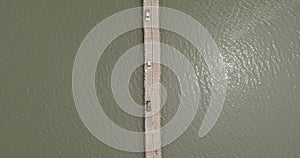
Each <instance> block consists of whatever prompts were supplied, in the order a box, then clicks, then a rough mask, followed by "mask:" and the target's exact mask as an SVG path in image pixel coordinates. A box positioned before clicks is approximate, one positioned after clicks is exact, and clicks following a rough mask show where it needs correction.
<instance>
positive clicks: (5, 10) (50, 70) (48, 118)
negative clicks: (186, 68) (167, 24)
mask: <svg viewBox="0 0 300 158" xmlns="http://www.w3.org/2000/svg"><path fill="white" fill-rule="evenodd" d="M141 5H142V1H140V0H127V1H125V0H98V1H94V0H93V1H83V0H81V1H79V0H72V1H71V0H70V1H67V0H51V1H50V0H48V1H46V0H27V1H18V2H17V1H12V0H2V1H0V42H1V43H0V76H1V77H0V157H1V158H2V157H3V158H19V157H22V158H35V157H43V158H48V157H49V158H56V157H63V158H76V157H78V158H82V157H95V158H96V157H97V158H100V157H101V158H102V157H103V158H110V157H113V158H114V157H122V158H127V157H128V158H134V157H137V158H141V157H144V154H143V153H130V152H124V151H120V150H117V149H114V148H111V147H109V146H106V145H105V144H103V143H101V142H100V141H99V140H97V139H96V138H95V137H94V136H93V135H91V134H90V133H89V131H88V130H87V129H86V127H85V126H84V125H83V123H82V122H81V120H80V118H79V116H78V114H77V111H76V109H75V104H74V101H73V96H72V68H73V63H74V59H75V56H76V53H77V50H78V48H79V46H80V44H81V42H82V40H83V39H84V37H85V36H86V34H87V33H88V32H89V31H90V30H91V29H92V28H93V27H94V26H95V25H96V24H98V23H99V22H100V21H102V20H103V19H105V18H106V17H108V16H110V15H112V14H114V13H116V12H118V11H121V10H124V9H128V8H131V7H138V6H141ZM161 6H164V7H170V8H174V9H177V10H180V11H183V12H185V13H187V14H189V15H191V16H192V17H193V18H195V19H196V20H197V21H199V22H200V23H201V24H202V25H203V26H204V27H205V28H206V29H207V30H208V32H209V33H210V34H211V36H212V37H213V38H214V40H215V42H216V44H217V45H218V47H219V49H220V50H221V54H222V56H223V57H224V62H225V64H226V73H227V76H228V83H229V87H228V90H227V96H226V100H225V105H224V109H223V111H222V113H221V116H220V118H219V120H218V122H217V124H216V125H215V127H214V128H213V130H212V131H211V132H210V133H209V134H208V135H207V136H205V137H204V138H199V137H198V130H199V127H200V125H201V121H202V119H203V117H204V114H205V112H206V110H207V106H208V105H209V99H210V88H211V83H210V73H209V71H208V68H207V65H206V64H205V61H204V59H203V57H202V56H201V52H197V50H196V48H194V47H192V45H191V44H190V43H189V42H187V41H186V40H185V39H183V38H182V37H180V36H178V35H176V34H174V33H171V32H168V31H165V30H163V31H162V32H161V38H162V39H161V42H162V43H166V44H169V45H170V46H173V47H174V48H177V49H178V50H180V51H181V52H182V53H183V54H184V55H185V56H186V57H188V59H189V60H190V61H191V62H192V63H193V66H194V68H195V69H196V70H197V75H198V77H199V83H200V88H201V89H200V90H201V96H199V100H200V108H199V110H198V113H197V115H196V117H195V119H194V121H193V122H192V125H191V126H190V127H189V128H188V130H187V131H186V132H185V133H184V134H183V135H182V136H181V137H179V138H178V139H177V140H176V141H174V142H173V143H171V144H170V145H168V146H166V147H164V148H163V157H168V158H177V157H178V158H182V157H191V158H192V157H195V158H198V157H205V158H219V157H224V158H233V157H234V158H235V157H237V158H245V157H247V158H248V157H249V158H253V157H262V158H277V157H278V158H295V157H300V134H299V133H300V126H299V122H298V121H299V120H300V97H299V95H300V89H299V87H300V71H299V69H300V52H299V50H300V45H299V43H300V19H299V18H300V2H299V1H297V0H270V1H267V0H253V1H247V0H226V1H221V0H219V1H217V0H187V1H181V0H161ZM142 42H143V31H142V30H134V31H131V32H128V33H126V34H124V35H122V36H120V37H119V38H117V39H116V40H114V42H113V43H111V44H110V45H109V46H108V47H107V49H106V51H105V53H104V55H103V57H102V58H101V59H100V61H99V64H98V67H97V74H96V87H97V90H98V98H99V100H100V102H101V103H103V105H105V106H103V108H104V110H105V112H106V114H107V115H108V116H109V117H110V119H111V120H112V121H113V122H114V123H116V124H117V125H119V126H121V127H123V128H125V129H128V130H132V131H142V130H143V119H142V118H138V117H133V116H130V115H128V114H126V113H124V112H123V111H122V110H121V109H120V108H119V107H118V106H117V104H116V102H115V101H114V99H113V97H112V93H111V90H110V75H103V74H110V73H111V71H112V67H113V65H114V63H115V62H116V61H117V60H118V58H119V57H120V56H121V55H122V54H123V53H124V52H125V51H126V50H128V49H129V48H131V47H133V46H135V45H137V44H142ZM140 58H141V59H142V58H143V57H142V54H141V56H140ZM162 83H163V84H164V85H165V87H166V89H167V92H168V98H167V100H166V105H165V106H164V108H163V110H162V114H163V124H166V123H167V122H168V121H169V120H171V119H172V117H173V116H174V114H175V113H176V110H177V108H178V102H179V100H178V94H180V92H179V90H178V89H179V86H178V81H177V79H176V76H175V75H174V73H173V72H172V71H170V70H169V69H167V68H165V67H164V68H163V76H162ZM129 87H130V92H131V95H132V97H133V98H134V100H135V101H136V102H137V103H139V104H142V102H143V95H142V94H143V69H142V68H138V69H137V70H136V71H135V72H134V74H133V75H132V77H131V80H130V85H129ZM101 92H102V93H101ZM103 92H105V93H103ZM101 94H102V95H101Z"/></svg>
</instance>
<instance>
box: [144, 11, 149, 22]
mask: <svg viewBox="0 0 300 158" xmlns="http://www.w3.org/2000/svg"><path fill="white" fill-rule="evenodd" d="M145 20H146V21H147V22H149V21H150V9H146V10H145Z"/></svg>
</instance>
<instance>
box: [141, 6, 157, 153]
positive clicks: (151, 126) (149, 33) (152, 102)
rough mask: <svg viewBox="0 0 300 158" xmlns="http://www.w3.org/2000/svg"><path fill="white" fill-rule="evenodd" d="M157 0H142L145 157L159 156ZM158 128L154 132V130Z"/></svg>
mask: <svg viewBox="0 0 300 158" xmlns="http://www.w3.org/2000/svg"><path fill="white" fill-rule="evenodd" d="M158 7H159V0H144V9H143V10H144V11H143V12H144V18H143V19H144V47H145V56H144V57H145V67H144V69H145V76H144V90H145V98H144V99H145V132H146V134H145V148H146V152H145V157H146V158H161V133H160V130H159V129H160V126H161V115H160V112H159V111H160V106H161V87H160V78H161V67H160V58H161V51H160V44H159V43H160V33H159V8H158ZM156 129H157V130H158V131H156V132H154V130H156Z"/></svg>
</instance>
